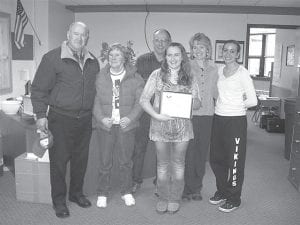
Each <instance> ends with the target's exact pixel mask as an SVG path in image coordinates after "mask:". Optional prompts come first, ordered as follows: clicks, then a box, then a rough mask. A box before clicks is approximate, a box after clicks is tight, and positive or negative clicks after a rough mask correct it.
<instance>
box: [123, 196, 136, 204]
mask: <svg viewBox="0 0 300 225" xmlns="http://www.w3.org/2000/svg"><path fill="white" fill-rule="evenodd" d="M121 198H122V199H123V200H124V202H125V205H127V206H133V205H135V199H134V197H133V196H132V194H126V195H123V196H122V197H121Z"/></svg>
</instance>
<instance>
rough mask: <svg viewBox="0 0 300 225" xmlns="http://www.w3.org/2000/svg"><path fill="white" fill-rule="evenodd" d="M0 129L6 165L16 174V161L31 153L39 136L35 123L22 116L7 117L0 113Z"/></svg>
mask: <svg viewBox="0 0 300 225" xmlns="http://www.w3.org/2000/svg"><path fill="white" fill-rule="evenodd" d="M0 128H1V134H2V149H3V159H4V164H5V166H6V167H8V168H9V170H10V171H12V172H14V159H15V158H16V157H17V156H19V155H21V154H22V153H24V152H31V149H32V146H33V142H34V140H35V138H36V135H37V134H36V132H35V131H36V127H35V123H34V121H33V120H30V119H23V118H22V117H21V116H20V115H6V114H5V113H4V112H2V111H0Z"/></svg>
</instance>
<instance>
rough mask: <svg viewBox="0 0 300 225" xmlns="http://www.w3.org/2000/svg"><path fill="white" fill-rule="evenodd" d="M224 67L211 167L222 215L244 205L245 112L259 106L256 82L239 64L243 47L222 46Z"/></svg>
mask: <svg viewBox="0 0 300 225" xmlns="http://www.w3.org/2000/svg"><path fill="white" fill-rule="evenodd" d="M222 52H223V59H224V61H225V65H224V66H221V67H220V68H219V70H218V74H219V79H218V84H217V85H218V92H219V96H218V99H217V103H216V107H215V115H214V119H213V127H212V138H211V151H210V165H211V168H212V170H213V172H214V174H215V176H216V186H217V191H216V192H215V194H214V196H213V197H211V198H210V199H209V201H210V203H211V204H214V205H217V204H221V203H223V204H222V205H221V206H219V208H218V209H219V210H220V211H222V212H232V211H233V210H235V209H237V208H238V207H239V206H240V204H241V192H242V185H243V180H244V168H245V156H246V139H247V117H246V110H247V108H249V107H253V106H255V105H256V104H257V98H256V93H255V89H254V86H253V81H252V79H251V77H250V75H249V72H248V70H247V69H245V68H244V67H243V66H241V65H239V64H238V63H237V59H238V58H239V56H240V45H239V43H238V42H237V41H235V40H228V41H226V42H225V43H224V45H223V50H222Z"/></svg>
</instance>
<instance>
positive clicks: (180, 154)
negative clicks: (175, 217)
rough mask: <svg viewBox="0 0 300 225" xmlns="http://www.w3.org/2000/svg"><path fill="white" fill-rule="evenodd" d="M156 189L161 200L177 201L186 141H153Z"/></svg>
mask: <svg viewBox="0 0 300 225" xmlns="http://www.w3.org/2000/svg"><path fill="white" fill-rule="evenodd" d="M155 146H156V154H157V190H158V194H159V197H160V199H161V200H164V201H171V202H172V201H173V202H174V201H179V200H180V199H181V195H182V192H183V188H184V166H185V153H186V149H187V146H188V141H185V142H155Z"/></svg>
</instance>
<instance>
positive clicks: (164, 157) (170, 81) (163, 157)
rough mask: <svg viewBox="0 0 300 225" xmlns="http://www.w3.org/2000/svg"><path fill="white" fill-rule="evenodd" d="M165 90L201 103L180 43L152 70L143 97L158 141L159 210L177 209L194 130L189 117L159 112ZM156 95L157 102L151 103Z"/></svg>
mask: <svg viewBox="0 0 300 225" xmlns="http://www.w3.org/2000/svg"><path fill="white" fill-rule="evenodd" d="M164 91H172V92H180V93H189V94H191V95H192V97H193V107H194V108H199V107H200V99H199V97H198V86H197V84H196V82H193V77H192V76H191V74H190V66H189V63H188V58H187V55H186V52H185V49H184V47H183V46H182V45H181V44H179V43H175V42H174V43H171V44H170V45H169V46H168V48H167V49H166V54H165V58H164V60H163V63H162V65H161V68H159V69H157V70H155V71H153V72H152V74H151V75H150V77H149V79H148V81H147V83H146V85H145V88H144V90H143V93H142V95H141V98H140V104H141V106H142V108H143V109H144V110H145V111H146V112H147V113H148V114H150V116H151V125H150V131H149V137H150V140H152V141H154V142H155V146H156V153H157V188H158V194H159V201H158V203H157V205H156V211H157V212H158V213H165V212H169V213H176V212H177V211H178V210H179V207H180V199H181V195H182V191H183V188H184V163H185V153H186V149H187V146H188V142H189V140H190V139H192V138H193V137H194V134H193V128H192V123H191V120H190V119H189V118H179V117H171V116H169V115H165V114H160V113H159V109H160V102H161V94H162V92H164ZM153 95H154V103H153V105H151V104H150V100H151V98H152V96H153ZM190 107H192V106H190ZM187 110H188V109H187Z"/></svg>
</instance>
